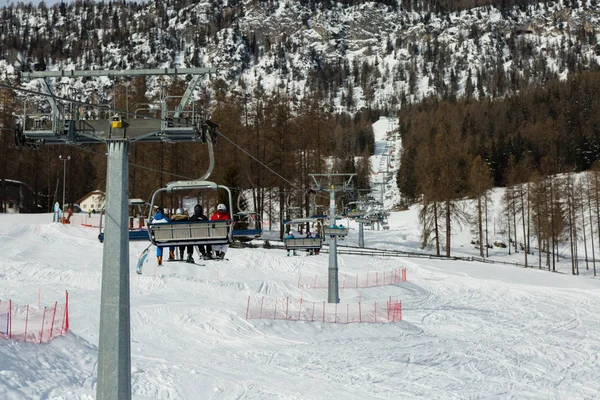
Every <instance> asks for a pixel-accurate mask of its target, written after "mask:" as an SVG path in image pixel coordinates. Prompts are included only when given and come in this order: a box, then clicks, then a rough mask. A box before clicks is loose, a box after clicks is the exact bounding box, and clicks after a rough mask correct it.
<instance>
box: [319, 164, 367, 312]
mask: <svg viewBox="0 0 600 400" xmlns="http://www.w3.org/2000/svg"><path fill="white" fill-rule="evenodd" d="M309 176H311V177H312V179H313V181H314V182H315V187H313V189H314V190H315V191H317V192H329V212H330V216H329V221H330V222H329V224H330V225H329V226H330V228H335V227H336V224H335V193H336V192H351V191H353V190H354V188H353V187H352V186H351V181H352V178H353V177H354V176H356V174H309ZM341 234H342V233H340V235H341ZM345 234H347V231H346V232H345ZM328 235H329V284H328V286H327V302H328V303H339V302H340V291H339V282H338V265H337V237H338V235H337V234H336V233H335V230H329V233H328Z"/></svg>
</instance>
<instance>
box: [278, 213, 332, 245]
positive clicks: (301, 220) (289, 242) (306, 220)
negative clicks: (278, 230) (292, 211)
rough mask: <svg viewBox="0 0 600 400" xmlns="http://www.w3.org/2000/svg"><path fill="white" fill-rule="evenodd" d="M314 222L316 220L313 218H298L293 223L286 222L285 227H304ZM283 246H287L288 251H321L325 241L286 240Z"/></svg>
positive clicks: (312, 239)
mask: <svg viewBox="0 0 600 400" xmlns="http://www.w3.org/2000/svg"><path fill="white" fill-rule="evenodd" d="M314 222H315V220H314V219H313V218H297V219H293V220H291V221H286V222H285V225H284V226H288V225H289V226H293V225H302V224H306V223H314ZM285 230H287V229H285ZM283 244H284V245H285V249H286V250H321V247H322V246H323V241H322V239H321V237H311V238H306V237H305V238H284V239H283Z"/></svg>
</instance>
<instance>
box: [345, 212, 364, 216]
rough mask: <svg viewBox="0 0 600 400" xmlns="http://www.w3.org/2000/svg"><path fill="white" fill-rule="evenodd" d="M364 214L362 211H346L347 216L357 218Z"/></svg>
mask: <svg viewBox="0 0 600 400" xmlns="http://www.w3.org/2000/svg"><path fill="white" fill-rule="evenodd" d="M364 214H365V212H364V211H348V212H347V213H346V215H347V216H348V218H359V217H362V216H363V215H364Z"/></svg>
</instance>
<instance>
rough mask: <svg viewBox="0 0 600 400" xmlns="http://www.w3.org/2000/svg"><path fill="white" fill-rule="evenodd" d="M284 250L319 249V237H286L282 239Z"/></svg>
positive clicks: (320, 244) (320, 242)
mask: <svg viewBox="0 0 600 400" xmlns="http://www.w3.org/2000/svg"><path fill="white" fill-rule="evenodd" d="M283 243H284V245H285V249H286V250H314V249H317V250H320V249H321V247H322V245H323V243H322V241H321V238H287V239H284V240H283Z"/></svg>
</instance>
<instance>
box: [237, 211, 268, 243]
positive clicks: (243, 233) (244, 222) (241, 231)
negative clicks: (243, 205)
mask: <svg viewBox="0 0 600 400" xmlns="http://www.w3.org/2000/svg"><path fill="white" fill-rule="evenodd" d="M261 235H262V222H261V221H260V217H259V216H258V214H257V213H255V212H253V211H252V212H248V211H242V212H238V213H236V214H234V215H233V239H234V240H237V241H240V242H249V241H252V240H254V239H258V238H260V237H261Z"/></svg>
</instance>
